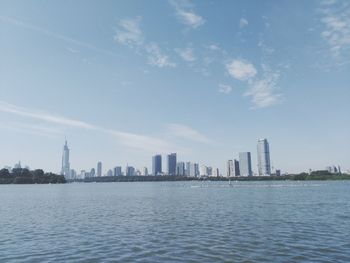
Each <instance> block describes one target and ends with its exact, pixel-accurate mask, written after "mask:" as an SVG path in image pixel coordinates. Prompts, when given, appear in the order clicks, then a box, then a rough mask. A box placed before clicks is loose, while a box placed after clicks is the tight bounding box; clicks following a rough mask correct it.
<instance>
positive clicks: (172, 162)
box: [167, 153, 176, 175]
mask: <svg viewBox="0 0 350 263" xmlns="http://www.w3.org/2000/svg"><path fill="white" fill-rule="evenodd" d="M167 168H168V171H167V175H176V153H171V154H168V155H167Z"/></svg>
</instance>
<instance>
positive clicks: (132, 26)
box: [114, 16, 143, 46]
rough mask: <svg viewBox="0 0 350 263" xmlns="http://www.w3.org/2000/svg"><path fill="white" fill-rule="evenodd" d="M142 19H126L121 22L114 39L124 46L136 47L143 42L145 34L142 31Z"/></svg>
mask: <svg viewBox="0 0 350 263" xmlns="http://www.w3.org/2000/svg"><path fill="white" fill-rule="evenodd" d="M141 19H142V18H141V17H139V16H138V17H136V18H125V19H122V20H121V21H120V22H119V24H118V25H119V28H118V29H117V32H116V35H115V36H114V39H115V40H116V41H117V42H119V43H120V44H123V45H128V46H135V45H141V44H142V42H143V34H142V31H141V29H140V23H141Z"/></svg>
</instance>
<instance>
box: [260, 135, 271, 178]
mask: <svg viewBox="0 0 350 263" xmlns="http://www.w3.org/2000/svg"><path fill="white" fill-rule="evenodd" d="M257 148H258V149H257V150H258V172H259V176H270V175H271V164H270V149H269V143H268V142H267V140H266V139H259V140H258V147H257Z"/></svg>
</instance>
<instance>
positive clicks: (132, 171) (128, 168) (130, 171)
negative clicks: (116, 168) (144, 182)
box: [125, 165, 135, 176]
mask: <svg viewBox="0 0 350 263" xmlns="http://www.w3.org/2000/svg"><path fill="white" fill-rule="evenodd" d="M125 175H126V176H134V175H135V168H134V167H132V166H129V165H126V168H125Z"/></svg>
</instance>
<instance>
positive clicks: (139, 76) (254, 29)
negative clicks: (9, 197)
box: [0, 1, 350, 173]
mask: <svg viewBox="0 0 350 263" xmlns="http://www.w3.org/2000/svg"><path fill="white" fill-rule="evenodd" d="M141 3H142V2H141V1H105V2H104V3H103V5H101V4H99V3H98V2H97V1H95V2H93V1H91V2H90V1H89V2H87V1H71V2H69V1H67V2H65V1H57V2H48V1H34V2H32V1H1V2H0V38H1V41H0V57H1V60H0V72H1V78H0V95H1V97H0V124H1V127H2V129H0V136H1V138H2V145H1V151H0V167H3V166H5V165H13V164H14V163H15V162H17V161H19V160H20V161H21V162H22V163H23V164H26V165H29V166H30V167H31V168H43V169H45V170H48V171H55V172H59V171H60V170H61V158H62V146H63V144H64V141H65V138H67V140H68V141H69V147H70V150H71V154H70V162H71V165H72V166H73V167H74V168H75V169H76V170H78V171H79V170H80V169H89V168H91V167H96V163H97V162H98V161H102V162H103V164H104V166H105V167H108V168H112V167H114V166H116V165H121V166H123V167H125V165H126V164H127V163H129V164H130V165H133V166H135V167H138V168H142V167H144V166H146V167H148V168H149V169H151V163H152V159H151V158H152V156H153V155H154V154H158V153H160V154H168V153H171V152H176V153H177V154H178V159H179V160H181V161H191V162H197V163H200V164H205V165H210V166H213V167H218V168H219V169H220V170H221V171H222V172H223V173H225V171H226V163H227V160H229V159H234V158H235V156H237V155H238V153H239V152H251V153H252V163H253V170H254V171H257V167H256V165H257V160H256V143H257V139H259V138H268V140H269V143H270V152H271V163H272V165H273V166H274V167H275V168H278V169H282V171H283V172H301V171H307V170H308V169H309V168H311V169H324V168H325V167H326V166H328V165H340V166H341V167H342V168H343V169H345V170H346V169H349V168H350V162H349V158H348V156H349V153H350V152H349V149H350V140H349V131H350V119H349V112H350V110H349V99H350V89H349V83H350V74H349V72H350V18H349V17H350V8H349V5H350V4H349V2H347V1H307V2H304V3H303V5H300V4H298V3H297V2H294V1H280V2H276V1H261V2H260V1H259V2H254V3H253V2H247V1H219V2H216V1H200V2H199V1H198V2H192V1H152V4H149V5H145V4H142V5H141ZM214 3H215V4H214ZM272 3H273V4H272ZM286 10H288V11H286Z"/></svg>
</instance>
